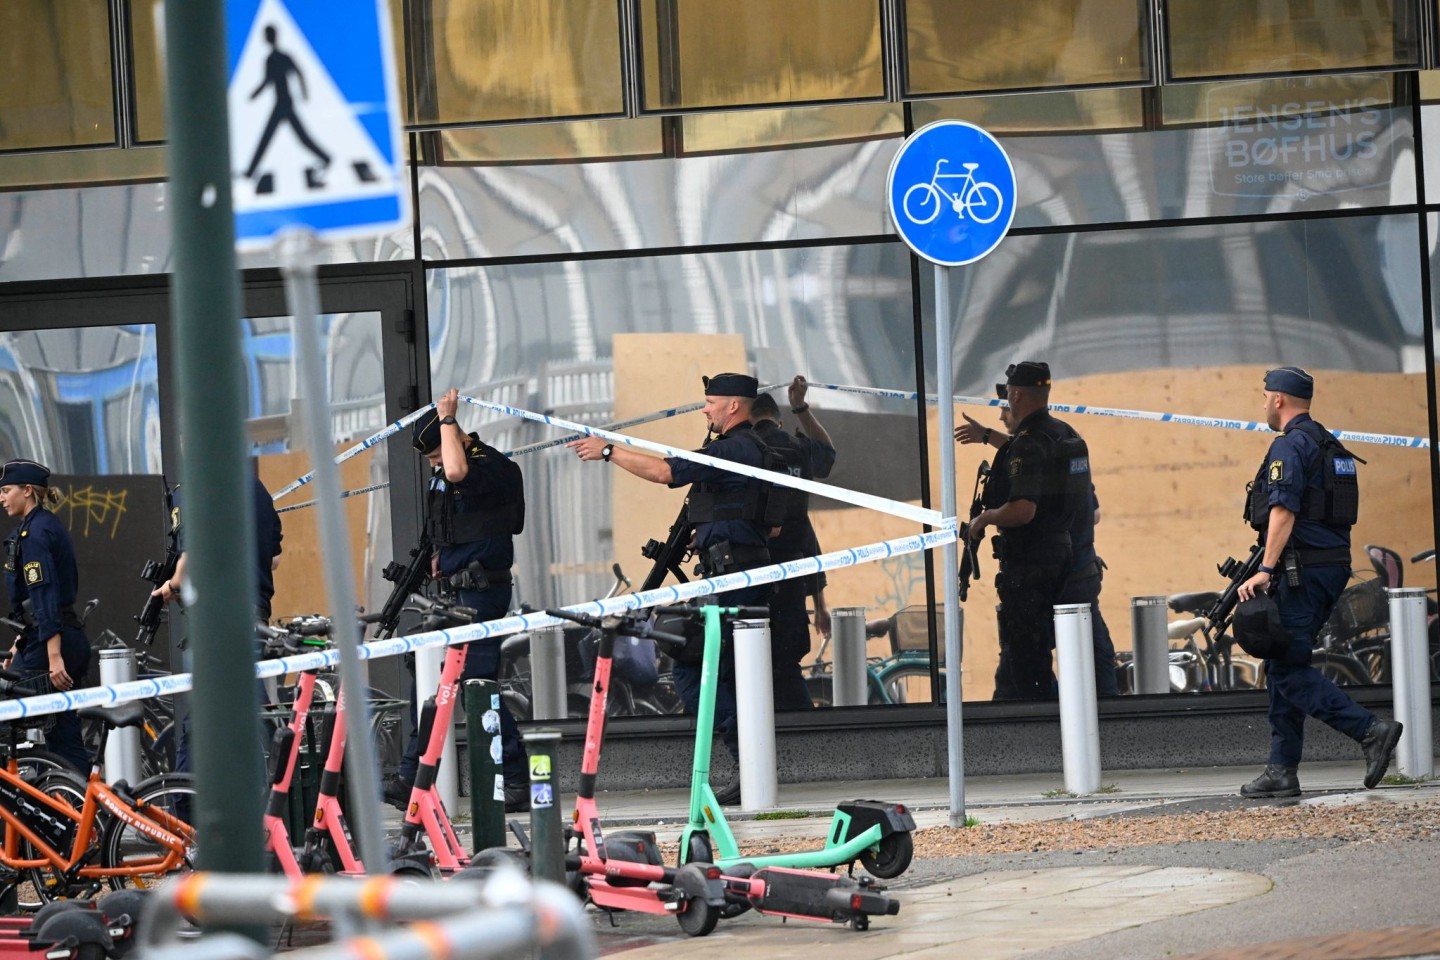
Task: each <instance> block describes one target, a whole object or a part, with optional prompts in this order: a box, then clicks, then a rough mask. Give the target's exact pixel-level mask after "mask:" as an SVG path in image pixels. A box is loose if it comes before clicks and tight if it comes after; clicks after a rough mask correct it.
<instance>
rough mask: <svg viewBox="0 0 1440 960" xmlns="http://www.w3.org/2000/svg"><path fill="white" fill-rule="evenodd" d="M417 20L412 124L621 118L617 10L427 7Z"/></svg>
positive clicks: (512, 0)
mask: <svg viewBox="0 0 1440 960" xmlns="http://www.w3.org/2000/svg"><path fill="white" fill-rule="evenodd" d="M391 6H392V8H398V7H399V6H400V4H392V5H391ZM412 10H414V11H416V13H415V16H414V19H412V29H413V30H414V33H413V35H412V36H411V41H410V47H411V50H412V52H413V55H414V57H415V60H416V65H415V67H414V70H413V73H412V82H413V83H414V85H415V98H416V100H415V113H414V117H413V121H414V122H415V123H419V124H431V123H466V122H478V121H496V120H531V119H539V118H546V117H556V118H559V117H584V116H595V115H598V114H617V113H620V112H621V110H622V109H623V104H622V103H621V99H620V98H621V86H620V21H619V8H618V7H617V6H616V3H615V0H425V2H422V3H417V4H414V5H413V6H412Z"/></svg>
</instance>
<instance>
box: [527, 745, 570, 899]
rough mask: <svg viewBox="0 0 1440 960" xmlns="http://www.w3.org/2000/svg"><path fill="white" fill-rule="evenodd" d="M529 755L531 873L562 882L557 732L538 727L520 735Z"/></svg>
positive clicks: (562, 853)
mask: <svg viewBox="0 0 1440 960" xmlns="http://www.w3.org/2000/svg"><path fill="white" fill-rule="evenodd" d="M522 737H523V739H524V740H525V751H526V752H527V753H528V754H530V873H531V875H532V876H533V877H535V879H536V880H551V881H554V882H555V883H562V884H563V883H564V882H565V832H564V830H563V829H562V828H561V826H560V794H559V791H558V790H557V789H556V781H555V778H554V770H555V753H556V752H557V751H558V750H559V748H560V731H559V730H555V729H551V728H546V727H540V728H537V729H534V730H526V731H525V732H524V733H523V734H522Z"/></svg>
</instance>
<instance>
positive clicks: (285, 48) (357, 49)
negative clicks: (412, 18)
mask: <svg viewBox="0 0 1440 960" xmlns="http://www.w3.org/2000/svg"><path fill="white" fill-rule="evenodd" d="M226 20H227V25H228V28H229V37H230V49H229V70H230V73H229V76H230V82H229V108H230V168H231V183H232V192H233V194H234V205H235V243H236V246H237V247H239V248H240V249H241V250H247V249H256V248H260V247H265V246H268V245H269V244H270V243H271V242H272V241H273V240H274V238H275V236H276V235H277V234H278V233H280V232H281V231H282V230H285V229H286V228H290V227H299V228H307V229H310V230H313V231H314V232H315V233H316V234H318V235H319V236H321V237H323V238H326V239H341V238H346V237H357V236H366V235H372V234H377V233H386V232H389V231H391V230H394V229H396V228H398V227H402V226H404V225H405V224H407V223H409V219H410V211H409V187H408V185H407V182H406V178H405V162H404V154H403V153H402V152H401V150H400V105H399V97H398V95H397V92H396V82H395V63H394V52H393V51H394V47H393V45H392V43H391V38H390V20H389V17H388V16H387V14H386V10H385V0H303V2H298V0H227V4H226Z"/></svg>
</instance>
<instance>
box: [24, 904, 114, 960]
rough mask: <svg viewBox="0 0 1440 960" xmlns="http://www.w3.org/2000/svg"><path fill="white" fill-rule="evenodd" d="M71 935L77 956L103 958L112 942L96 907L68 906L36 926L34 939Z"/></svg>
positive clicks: (42, 941) (83, 959)
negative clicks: (79, 907)
mask: <svg viewBox="0 0 1440 960" xmlns="http://www.w3.org/2000/svg"><path fill="white" fill-rule="evenodd" d="M69 937H74V938H75V943H76V945H77V958H78V960H104V957H105V955H106V954H107V953H109V952H110V948H111V947H113V946H114V942H113V941H112V940H111V939H110V931H109V928H108V927H107V926H106V924H105V918H104V917H102V916H101V915H100V911H98V910H89V909H86V910H67V911H65V912H63V913H57V914H54V915H53V916H51V917H50V918H49V919H47V920H46V921H45V922H44V923H42V924H38V925H37V926H36V927H35V942H36V943H38V944H43V945H52V944H57V943H60V942H62V941H63V940H65V939H67V938H69Z"/></svg>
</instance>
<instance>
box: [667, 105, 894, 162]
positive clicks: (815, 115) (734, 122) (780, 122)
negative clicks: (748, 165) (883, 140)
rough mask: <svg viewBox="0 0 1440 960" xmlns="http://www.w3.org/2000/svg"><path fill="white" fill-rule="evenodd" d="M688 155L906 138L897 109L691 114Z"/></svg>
mask: <svg viewBox="0 0 1440 960" xmlns="http://www.w3.org/2000/svg"><path fill="white" fill-rule="evenodd" d="M680 129H681V137H682V143H683V149H684V151H685V152H686V153H711V152H715V151H721V150H759V149H764V148H766V147H783V146H789V145H792V144H804V143H827V142H835V141H845V140H868V139H873V138H876V137H894V136H903V135H904V133H905V112H904V110H903V109H902V108H901V107H900V105H899V104H894V103H847V104H837V105H835V106H828V107H788V108H784V109H780V110H731V111H726V112H723V113H692V114H686V115H685V116H683V117H681V118H680Z"/></svg>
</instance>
